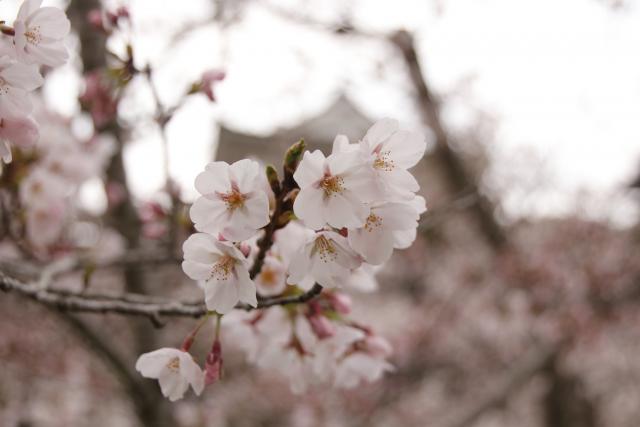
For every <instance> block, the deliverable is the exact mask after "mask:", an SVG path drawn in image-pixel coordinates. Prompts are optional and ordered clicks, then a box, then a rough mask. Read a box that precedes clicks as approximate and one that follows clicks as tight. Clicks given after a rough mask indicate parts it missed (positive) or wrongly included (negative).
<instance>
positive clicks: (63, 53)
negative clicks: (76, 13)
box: [13, 0, 71, 67]
mask: <svg viewBox="0 0 640 427" xmlns="http://www.w3.org/2000/svg"><path fill="white" fill-rule="evenodd" d="M41 4H42V0H25V2H24V3H22V6H20V10H19V11H18V17H17V19H16V20H15V22H14V23H13V26H14V30H15V36H14V40H13V43H14V45H15V49H16V56H17V58H18V60H19V61H20V62H24V63H25V64H33V63H39V64H43V65H49V66H51V67H55V66H58V65H62V64H64V63H65V62H67V59H68V58H69V54H68V53H67V49H66V48H65V46H64V43H63V40H64V37H65V36H66V35H67V34H69V30H70V28H71V24H70V23H69V20H68V19H67V17H66V15H65V14H64V12H63V11H62V10H60V9H57V8H55V7H40V5H41Z"/></svg>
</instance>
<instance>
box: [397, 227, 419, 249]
mask: <svg viewBox="0 0 640 427" xmlns="http://www.w3.org/2000/svg"><path fill="white" fill-rule="evenodd" d="M417 234H418V233H417V229H416V228H415V227H414V228H410V229H408V230H397V231H394V232H393V246H394V247H395V248H396V249H406V248H408V247H409V246H411V245H412V244H413V242H414V241H415V240H416V236H417Z"/></svg>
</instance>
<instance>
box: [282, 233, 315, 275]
mask: <svg viewBox="0 0 640 427" xmlns="http://www.w3.org/2000/svg"><path fill="white" fill-rule="evenodd" d="M312 248H313V242H311V243H307V244H306V245H305V246H304V247H303V248H300V250H298V252H296V253H295V254H294V255H293V258H292V259H291V262H290V263H289V278H288V279H287V283H289V284H290V285H298V284H299V282H302V281H303V280H304V279H305V277H306V276H307V275H308V274H309V267H310V266H311V249H312Z"/></svg>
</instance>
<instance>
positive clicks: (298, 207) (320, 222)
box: [293, 187, 326, 230]
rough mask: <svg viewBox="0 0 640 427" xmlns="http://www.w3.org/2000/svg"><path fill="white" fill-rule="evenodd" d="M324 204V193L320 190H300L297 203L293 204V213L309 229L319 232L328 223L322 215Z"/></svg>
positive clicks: (308, 188)
mask: <svg viewBox="0 0 640 427" xmlns="http://www.w3.org/2000/svg"><path fill="white" fill-rule="evenodd" d="M323 204H324V191H323V190H321V189H319V188H313V187H306V188H303V189H302V190H300V192H299V193H298V196H297V197H296V200H295V202H293V212H294V213H295V214H296V216H297V217H298V218H300V219H301V220H302V221H303V222H304V223H305V225H306V226H307V227H309V228H311V229H313V230H318V229H320V228H322V227H324V225H325V223H326V221H325V218H324V217H323V215H322V213H323Z"/></svg>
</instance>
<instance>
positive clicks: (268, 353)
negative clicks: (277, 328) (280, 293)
mask: <svg viewBox="0 0 640 427" xmlns="http://www.w3.org/2000/svg"><path fill="white" fill-rule="evenodd" d="M291 332H292V333H291V335H290V337H289V340H288V341H287V342H286V343H285V344H284V345H281V344H280V345H272V346H269V347H267V349H266V350H265V351H264V353H263V354H262V356H261V357H260V358H259V359H258V362H257V363H258V366H260V367H261V368H265V369H269V370H274V371H276V372H278V373H280V374H281V375H283V376H285V377H287V378H288V379H289V384H290V387H291V391H292V392H293V393H295V394H300V393H304V392H305V391H306V390H307V389H308V388H309V386H311V385H313V384H316V383H318V382H319V380H318V378H317V376H316V375H315V373H314V358H313V349H314V348H315V347H316V345H317V342H318V339H317V338H316V336H315V334H314V333H313V331H312V330H311V326H310V325H309V322H307V320H306V319H305V318H304V317H297V318H296V319H295V325H294V327H293V330H292V331H291Z"/></svg>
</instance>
